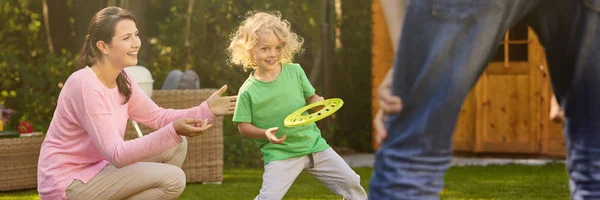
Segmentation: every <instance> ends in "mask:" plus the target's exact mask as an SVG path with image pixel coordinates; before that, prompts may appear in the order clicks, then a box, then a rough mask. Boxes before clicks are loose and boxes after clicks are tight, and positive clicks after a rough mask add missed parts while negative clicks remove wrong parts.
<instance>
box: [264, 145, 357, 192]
mask: <svg viewBox="0 0 600 200" xmlns="http://www.w3.org/2000/svg"><path fill="white" fill-rule="evenodd" d="M302 170H306V172H308V173H309V174H310V175H312V176H313V177H315V178H316V179H318V180H319V181H321V182H323V183H324V184H325V186H327V188H329V189H330V190H331V191H332V192H334V193H336V194H339V195H341V196H343V197H344V199H351V200H363V199H367V193H366V192H365V189H364V188H363V187H362V186H361V185H360V176H358V174H356V173H355V172H354V170H352V168H350V166H348V164H347V163H346V161H344V159H343V158H342V157H341V156H340V155H338V154H337V153H336V152H335V151H334V150H333V149H331V148H329V149H327V150H325V151H322V152H318V153H313V154H310V155H308V156H303V157H299V158H288V159H285V160H278V161H272V162H269V164H267V165H266V166H265V172H264V174H263V184H262V188H261V189H260V194H258V196H256V198H255V200H265V199H282V198H283V196H284V195H285V193H286V192H287V191H288V190H289V189H290V187H291V186H292V183H294V180H296V177H298V175H299V174H300V172H302ZM306 192H310V191H306Z"/></svg>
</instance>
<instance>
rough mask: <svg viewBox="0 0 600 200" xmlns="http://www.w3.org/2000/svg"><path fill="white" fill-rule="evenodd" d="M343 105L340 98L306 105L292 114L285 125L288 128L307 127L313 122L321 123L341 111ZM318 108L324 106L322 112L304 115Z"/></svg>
mask: <svg viewBox="0 0 600 200" xmlns="http://www.w3.org/2000/svg"><path fill="white" fill-rule="evenodd" d="M342 105H344V101H342V99H340V98H331V99H326V100H323V101H319V102H316V103H312V104H309V105H306V106H304V107H302V108H300V109H298V110H296V111H294V112H293V113H292V114H289V115H288V116H287V117H286V118H285V120H284V122H283V125H285V126H287V127H295V126H302V125H306V124H309V123H312V122H316V121H319V120H321V119H323V118H325V117H327V116H329V115H331V114H333V113H335V111H337V110H339V109H340V108H341V107H342ZM318 106H324V107H323V108H322V109H321V110H319V111H317V112H314V113H311V114H308V115H303V114H304V113H305V112H306V111H307V110H310V109H312V108H315V107H318Z"/></svg>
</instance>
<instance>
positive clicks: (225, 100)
mask: <svg viewBox="0 0 600 200" xmlns="http://www.w3.org/2000/svg"><path fill="white" fill-rule="evenodd" d="M226 90H227V85H224V86H223V87H221V89H219V90H217V91H216V92H215V93H213V94H212V95H210V97H208V99H207V100H206V102H207V103H208V108H210V111H212V113H213V114H215V115H216V116H223V115H231V114H233V111H234V110H235V102H236V101H237V96H225V97H223V96H221V95H222V94H223V92H225V91H226Z"/></svg>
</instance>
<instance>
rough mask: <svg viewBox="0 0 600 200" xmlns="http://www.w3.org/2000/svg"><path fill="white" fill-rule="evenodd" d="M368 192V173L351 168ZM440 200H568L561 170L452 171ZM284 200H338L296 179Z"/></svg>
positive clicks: (209, 189)
mask: <svg viewBox="0 0 600 200" xmlns="http://www.w3.org/2000/svg"><path fill="white" fill-rule="evenodd" d="M355 171H356V172H357V173H358V174H359V175H360V176H361V177H362V180H361V183H362V185H363V186H364V187H365V189H368V185H369V179H370V177H371V173H372V169H371V168H356V169H355ZM262 172H263V170H262V169H226V170H225V171H224V175H223V184H221V185H203V184H188V185H187V187H186V189H185V191H184V192H183V194H182V196H181V198H179V199H211V200H212V199H233V200H241V199H253V198H254V197H255V196H256V194H258V191H259V190H260V186H261V183H262ZM445 180H446V183H445V187H444V188H445V189H444V190H443V191H442V194H441V199H561V200H562V199H569V189H568V182H567V176H566V173H565V166H564V164H549V165H544V166H523V165H505V166H487V167H477V166H473V167H452V168H450V170H449V171H448V173H447V174H446V178H445ZM2 199H39V197H37V192H36V191H35V190H25V191H14V192H5V193H0V200H2ZM284 199H342V198H341V197H339V196H337V195H335V194H333V193H332V192H330V191H329V189H327V188H326V187H325V186H324V185H323V184H321V183H320V182H319V181H317V180H316V179H314V178H313V177H311V176H310V175H308V174H306V173H304V172H303V173H302V174H301V175H300V177H298V179H296V181H295V182H294V184H293V185H292V188H290V190H289V191H288V192H287V194H286V196H285V198H284Z"/></svg>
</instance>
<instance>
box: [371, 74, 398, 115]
mask: <svg viewBox="0 0 600 200" xmlns="http://www.w3.org/2000/svg"><path fill="white" fill-rule="evenodd" d="M392 75H393V70H389V71H388V73H387V74H386V75H385V78H384V79H383V81H382V82H381V84H380V85H379V88H378V89H377V92H378V96H377V97H378V100H379V107H380V108H381V110H383V113H384V114H388V115H389V114H395V113H398V112H400V110H402V106H403V105H402V99H401V98H400V97H398V96H393V95H392Z"/></svg>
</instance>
